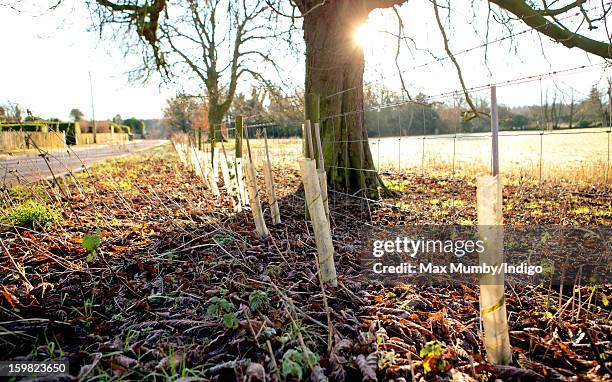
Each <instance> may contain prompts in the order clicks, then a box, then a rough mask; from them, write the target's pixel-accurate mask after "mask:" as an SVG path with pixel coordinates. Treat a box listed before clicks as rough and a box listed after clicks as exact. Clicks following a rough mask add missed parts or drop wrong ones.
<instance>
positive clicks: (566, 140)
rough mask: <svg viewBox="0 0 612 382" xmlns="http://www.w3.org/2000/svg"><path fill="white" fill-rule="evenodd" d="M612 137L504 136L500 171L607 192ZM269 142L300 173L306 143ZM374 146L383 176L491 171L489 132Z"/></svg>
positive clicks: (258, 150) (583, 132)
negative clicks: (386, 172)
mask: <svg viewBox="0 0 612 382" xmlns="http://www.w3.org/2000/svg"><path fill="white" fill-rule="evenodd" d="M611 135H612V134H611V133H610V129H608V128H589V129H571V130H562V131H553V132H545V133H544V134H543V135H541V134H540V132H539V131H521V132H511V131H503V132H501V133H500V138H499V149H500V153H499V160H500V171H501V173H502V174H503V175H505V176H507V177H509V178H513V179H516V178H524V179H531V180H536V181H537V180H539V179H540V172H541V176H542V181H550V182H553V183H571V184H576V185H582V186H588V185H591V186H596V187H598V188H604V186H605V181H606V174H608V177H607V180H608V184H607V185H608V186H609V185H610V184H611V183H612V152H611V151H610V150H612V144H611V143H609V142H610V139H612V137H611ZM269 141H270V153H271V159H272V160H273V161H276V162H281V163H293V165H294V166H295V167H296V168H297V162H296V158H300V157H301V155H302V140H301V139H270V140H269ZM369 143H370V149H371V151H372V157H373V159H374V164H375V165H376V166H377V168H379V169H381V170H384V171H392V172H398V173H403V172H409V173H410V172H413V173H414V172H416V173H421V172H422V171H423V170H425V171H426V172H427V171H431V172H432V173H435V174H438V175H439V174H441V173H445V174H447V175H450V174H451V173H453V169H454V174H456V175H463V176H475V175H479V174H484V173H487V172H488V171H489V169H490V161H491V135H490V134H486V133H474V134H457V136H456V137H455V136H454V135H428V136H407V137H384V138H370V140H369ZM337 145H338V147H337V149H338V150H343V149H344V147H343V145H342V143H339V144H337ZM225 147H226V150H227V152H228V155H229V156H232V155H233V147H234V146H233V143H232V142H231V141H230V142H228V143H226V144H225ZM263 147H264V145H263V140H262V139H251V148H252V150H253V155H254V156H255V158H257V161H260V160H261V158H263V156H264V155H265V153H264V150H263ZM205 149H207V147H206V146H205ZM453 158H454V160H453ZM540 158H541V161H540ZM540 163H541V171H540ZM453 164H454V166H453ZM606 168H607V170H606ZM339 171H342V170H339Z"/></svg>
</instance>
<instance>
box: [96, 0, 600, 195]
mask: <svg viewBox="0 0 612 382" xmlns="http://www.w3.org/2000/svg"><path fill="white" fill-rule="evenodd" d="M96 1H97V3H98V4H99V5H101V6H102V7H105V8H106V9H109V10H111V11H112V12H127V14H128V15H129V16H130V17H128V21H129V22H132V23H134V22H136V31H137V32H138V35H139V36H140V37H141V38H142V39H143V40H145V41H146V42H148V44H149V45H150V46H151V47H152V52H153V56H154V57H155V61H156V63H157V64H158V67H160V68H168V65H167V62H166V58H165V54H164V52H162V50H163V49H162V47H163V46H164V44H163V40H164V39H169V38H170V39H172V36H173V34H172V33H173V31H174V27H172V22H175V20H172V22H171V23H170V24H169V26H168V27H164V26H163V25H162V24H161V23H160V21H159V20H161V19H163V18H164V14H165V13H164V9H166V11H167V8H170V6H169V5H167V4H166V1H165V0H155V1H154V2H153V3H150V2H144V1H139V0H123V1H121V2H119V0H117V1H118V2H117V3H112V2H110V1H108V0H96ZM242 1H244V2H245V3H253V4H258V5H261V2H260V1H256V0H252V1H249V0H242ZM242 1H241V3H242ZM440 1H441V0H440ZM405 2H406V0H289V1H286V0H274V1H273V0H266V5H267V6H268V7H270V8H272V9H273V10H274V11H275V12H276V13H278V14H282V15H285V16H287V17H289V18H291V19H296V18H302V19H303V29H304V41H305V45H306V79H305V91H306V93H317V94H319V95H320V96H321V108H320V110H321V113H320V115H321V118H322V120H321V127H322V135H323V141H324V152H325V159H326V166H328V170H331V171H328V174H329V176H330V179H329V182H330V184H332V185H335V186H337V187H347V188H348V189H349V190H351V191H355V190H366V191H367V192H368V194H369V195H374V196H375V195H376V194H377V192H378V190H379V189H381V188H384V187H383V184H382V182H381V181H380V178H379V177H378V175H377V173H376V171H375V167H374V163H373V160H372V155H371V153H370V148H369V145H368V143H367V131H366V128H365V124H364V113H363V105H364V94H363V73H364V66H365V60H364V54H363V50H362V49H361V48H360V47H359V46H357V45H356V44H355V43H354V41H353V33H354V31H355V29H356V28H357V27H358V26H359V25H361V24H363V23H365V22H366V20H367V17H368V15H369V13H370V12H371V11H372V10H374V9H379V8H391V7H394V6H399V5H401V4H403V3H405ZM488 2H489V4H492V5H495V6H496V7H491V8H493V9H494V10H495V11H500V12H502V13H505V14H506V16H507V17H506V19H509V17H508V16H512V17H513V18H516V19H518V20H520V21H521V22H523V23H525V24H527V25H528V26H530V27H532V28H534V29H535V30H537V31H538V32H539V33H541V34H543V35H545V36H547V37H549V38H551V39H552V40H554V41H556V42H559V43H560V44H563V45H564V46H566V47H568V48H578V49H580V50H582V51H584V52H588V53H591V54H593V55H596V56H600V57H603V58H605V59H611V58H612V44H610V42H609V41H597V40H593V39H591V38H589V37H587V36H585V35H583V34H581V33H580V31H581V29H580V28H578V29H571V28H570V27H567V26H566V25H565V24H564V23H563V22H562V20H563V16H564V15H567V14H569V13H573V12H576V11H578V12H580V13H581V14H582V15H583V23H582V24H581V27H585V28H589V29H593V28H596V27H597V26H598V24H603V23H605V21H606V18H607V16H608V14H609V11H610V8H609V6H608V5H607V4H604V3H602V4H601V6H600V7H599V9H597V11H598V12H596V13H601V14H599V15H598V16H591V15H590V14H589V10H587V9H585V7H584V5H585V3H586V0H574V1H570V0H567V1H564V2H563V3H561V4H559V3H558V2H549V1H545V0H541V1H535V0H488ZM179 3H184V4H193V3H194V1H191V0H184V1H182V2H179ZM200 3H201V4H204V5H202V6H205V7H209V6H211V4H215V3H216V2H215V1H213V0H209V1H204V2H200ZM431 3H432V5H433V7H434V10H435V15H436V19H435V20H433V21H435V22H436V23H437V25H438V27H439V29H440V32H441V36H442V38H443V43H444V48H445V51H446V52H447V54H449V55H450V58H451V60H452V62H453V64H454V65H455V66H456V68H457V73H458V75H459V79H460V82H461V84H462V86H464V88H465V84H464V81H463V78H462V77H461V71H460V68H459V66H458V64H457V61H456V60H455V59H454V57H453V56H452V52H451V50H450V48H449V43H448V42H449V41H448V37H447V34H446V33H445V31H444V27H443V23H442V21H441V17H440V15H439V13H440V12H439V10H438V8H439V7H443V8H445V9H448V8H450V7H451V5H457V4H464V2H451V1H450V0H448V1H447V2H446V3H444V4H438V3H437V2H436V0H431ZM551 4H554V7H553V6H552V5H551ZM287 7H289V8H291V7H294V11H293V13H291V14H286V12H283V10H282V9H283V8H284V9H287ZM295 7H297V9H298V10H299V13H300V14H301V15H296V12H295ZM245 9H246V8H245ZM254 9H259V8H254ZM591 10H592V9H591ZM261 12H263V8H262V10H261ZM209 14H210V13H209ZM160 16H161V17H160ZM192 16H193V17H192V20H191V22H192V23H193V27H195V28H196V30H197V31H198V34H197V35H196V36H195V39H196V41H197V40H198V38H199V39H202V38H203V37H206V36H205V35H203V33H202V31H204V30H206V28H213V29H214V25H215V23H216V22H217V20H216V19H215V18H214V17H211V18H208V19H206V20H202V19H200V18H199V17H198V13H197V12H192ZM252 19H253V18H249V16H247V17H246V18H242V20H248V21H250V20H252ZM187 21H188V20H187ZM204 21H206V22H204ZM203 22H204V23H203ZM158 24H159V25H158ZM240 25H242V24H241V23H240V22H238V23H237V26H238V27H237V28H236V41H240V40H244V38H241V37H240V33H241V31H242V29H241V28H240V27H239V26H240ZM400 25H401V23H400ZM174 37H179V35H178V34H175V35H174ZM261 38H264V37H263V36H261ZM398 38H399V36H398ZM202 46H204V47H206V46H210V44H209V43H208V40H206V39H205V40H204V43H203V44H202ZM234 48H235V52H236V51H239V49H240V48H239V46H237V45H236V44H235V45H234ZM175 50H176V49H175ZM252 54H255V55H257V53H256V52H254V53H252ZM203 56H204V58H203V60H204V61H206V60H208V63H209V64H210V63H211V62H212V61H211V60H210V59H211V58H212V57H214V56H215V53H213V54H212V55H211V54H210V51H209V50H207V49H204V50H203ZM207 57H208V58H207ZM183 59H185V57H183ZM184 61H185V62H186V63H187V65H188V66H189V67H191V68H192V69H194V72H196V73H198V72H199V71H198V70H195V68H196V67H198V66H197V65H191V64H190V63H189V61H187V60H184ZM237 62H238V60H237V59H236V53H234V55H233V56H232V64H231V66H232V67H234V66H235V64H236V63H237ZM206 68H207V71H206V74H205V75H204V73H202V79H203V80H204V79H206V81H208V82H211V79H213V82H214V79H215V78H216V77H215V73H217V72H216V71H215V70H214V69H213V70H210V68H211V67H209V66H206ZM244 70H245V71H246V72H250V71H249V70H248V69H244ZM252 74H256V73H252ZM237 79H238V78H237V77H236V78H235V79H232V82H231V83H230V86H229V88H228V90H227V93H228V95H233V94H234V91H235V86H236V81H237ZM216 94H220V92H217V93H216ZM465 95H466V101H467V103H468V104H469V106H470V108H471V109H473V111H474V112H475V113H476V114H477V111H476V108H475V107H474V105H473V104H472V102H471V100H470V99H469V96H468V95H467V90H466V91H465ZM221 105H223V107H220V108H218V109H215V110H218V112H219V114H222V113H225V112H226V111H227V108H229V103H225V102H222V103H221ZM210 115H211V116H212V117H211V118H212V120H211V122H213V121H214V122H216V121H217V120H219V118H220V117H218V116H217V115H218V114H217V112H216V111H213V108H212V107H211V110H210ZM339 168H342V169H343V170H341V171H337V170H338V169H339ZM344 169H347V170H344Z"/></svg>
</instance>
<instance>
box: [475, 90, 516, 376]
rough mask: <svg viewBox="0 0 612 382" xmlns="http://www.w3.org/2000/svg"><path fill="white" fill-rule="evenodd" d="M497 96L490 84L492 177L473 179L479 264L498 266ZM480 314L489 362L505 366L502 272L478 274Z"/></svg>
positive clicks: (508, 356)
mask: <svg viewBox="0 0 612 382" xmlns="http://www.w3.org/2000/svg"><path fill="white" fill-rule="evenodd" d="M497 121H498V118H497V97H496V92H495V87H494V86H492V87H491V132H492V165H491V172H492V176H482V177H479V178H478V179H477V189H476V202H477V212H478V233H479V236H480V238H481V240H483V241H484V248H485V249H484V251H483V252H482V253H481V254H480V256H479V262H480V264H481V265H484V264H487V265H490V266H501V265H502V263H503V262H504V255H503V251H504V233H503V217H502V211H503V199H502V182H501V177H500V175H499V153H498V131H499V126H498V125H497V123H498V122H497ZM480 315H481V318H482V324H483V327H484V344H485V348H486V350H487V356H488V358H489V362H491V363H493V364H498V365H499V364H501V365H507V364H509V363H510V362H511V361H512V353H511V351H510V336H509V334H508V318H507V313H506V301H505V298H504V274H503V272H502V273H500V274H493V275H492V274H482V275H481V277H480Z"/></svg>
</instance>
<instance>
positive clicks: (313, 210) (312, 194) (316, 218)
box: [300, 159, 338, 286]
mask: <svg viewBox="0 0 612 382" xmlns="http://www.w3.org/2000/svg"><path fill="white" fill-rule="evenodd" d="M300 170H301V173H302V182H303V183H304V194H305V198H304V200H305V202H306V208H307V209H308V211H309V212H310V216H311V218H312V227H313V230H314V234H315V242H316V243H317V253H318V255H319V267H320V270H321V279H322V280H323V282H324V283H331V284H332V285H333V286H337V285H338V281H337V278H336V267H335V264H334V246H333V244H332V239H331V232H330V230H329V222H328V220H327V219H326V218H325V209H324V208H323V200H322V199H321V188H320V185H319V181H318V179H317V169H316V163H315V161H314V160H311V159H304V160H301V161H300Z"/></svg>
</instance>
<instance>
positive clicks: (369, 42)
mask: <svg viewBox="0 0 612 382" xmlns="http://www.w3.org/2000/svg"><path fill="white" fill-rule="evenodd" d="M377 37H378V33H377V32H376V30H374V28H372V26H371V25H370V24H369V23H367V22H366V23H363V24H361V25H358V26H357V27H356V28H355V31H354V32H353V40H354V41H355V44H357V45H358V46H359V47H361V48H362V49H365V48H368V47H371V46H373V45H374V44H376V41H377Z"/></svg>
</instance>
